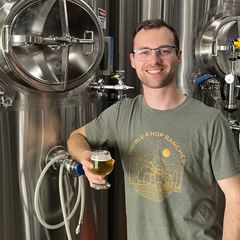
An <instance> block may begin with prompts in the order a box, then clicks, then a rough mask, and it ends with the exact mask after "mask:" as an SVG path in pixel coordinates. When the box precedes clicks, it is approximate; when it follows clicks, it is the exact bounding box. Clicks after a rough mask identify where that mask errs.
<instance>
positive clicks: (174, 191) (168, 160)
mask: <svg viewBox="0 0 240 240" xmlns="http://www.w3.org/2000/svg"><path fill="white" fill-rule="evenodd" d="M86 134H87V139H88V142H89V143H90V145H92V146H101V145H106V146H111V147H112V146H115V147H118V148H119V151H120V155H121V160H122V164H123V169H124V180H125V191H126V212H127V231H128V240H156V239H158V240H193V239H199V240H217V239H221V236H218V235H219V233H218V232H219V231H217V219H216V211H217V210H216V180H220V179H224V178H228V177H231V176H233V175H235V174H237V173H239V172H240V160H239V159H240V157H239V153H238V149H237V147H236V143H235V140H234V138H233V134H232V132H231V130H230V128H229V125H228V123H227V122H226V120H225V118H224V117H223V115H222V113H221V112H220V111H219V110H217V109H215V108H211V107H208V106H206V105H204V104H203V103H201V102H200V101H198V100H195V99H193V98H190V97H188V98H187V99H186V100H185V102H184V103H183V104H181V105H180V106H178V107H177V108H175V109H171V110H165V111H159V110H155V109H152V108H150V107H149V106H148V105H147V104H146V103H145V101H144V98H143V96H142V95H139V96H138V97H136V98H135V99H124V100H122V101H120V102H117V103H116V104H114V105H112V106H110V107H109V108H108V109H106V110H105V111H104V112H103V113H102V114H101V115H100V116H99V117H98V118H96V119H95V120H93V121H92V122H90V123H88V124H87V125H86Z"/></svg>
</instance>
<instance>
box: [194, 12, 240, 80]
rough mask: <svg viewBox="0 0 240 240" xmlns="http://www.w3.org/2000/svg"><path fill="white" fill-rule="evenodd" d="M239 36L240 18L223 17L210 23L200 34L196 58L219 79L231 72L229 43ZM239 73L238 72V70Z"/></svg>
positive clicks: (230, 48)
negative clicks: (218, 76)
mask: <svg viewBox="0 0 240 240" xmlns="http://www.w3.org/2000/svg"><path fill="white" fill-rule="evenodd" d="M239 35H240V17H239V16H225V17H222V18H219V19H216V18H215V20H214V21H212V22H211V23H210V24H209V25H207V27H206V28H205V29H204V30H203V31H202V32H201V34H200V37H199V38H198V41H197V45H196V56H197V58H198V59H200V61H201V63H202V64H203V66H204V67H205V68H206V69H207V70H209V71H210V72H213V73H217V74H218V75H220V76H221V77H223V76H224V75H225V74H227V73H229V72H230V71H231V61H230V60H229V58H231V52H232V45H231V41H232V40H234V39H237V38H238V37H239ZM239 73H240V70H239Z"/></svg>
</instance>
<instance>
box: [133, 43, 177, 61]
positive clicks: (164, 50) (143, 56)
mask: <svg viewBox="0 0 240 240" xmlns="http://www.w3.org/2000/svg"><path fill="white" fill-rule="evenodd" d="M174 50H176V51H177V49H176V47H175V46H171V45H164V46H161V47H158V48H137V49H134V50H133V53H134V54H135V56H136V57H137V58H138V59H139V60H147V59H149V58H150V57H151V56H152V53H153V51H156V52H157V54H158V56H160V57H162V58H168V57H171V56H172V55H173V52H174Z"/></svg>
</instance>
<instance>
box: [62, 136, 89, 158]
mask: <svg viewBox="0 0 240 240" xmlns="http://www.w3.org/2000/svg"><path fill="white" fill-rule="evenodd" d="M67 145H68V151H69V153H70V154H71V156H72V157H73V158H74V159H77V160H80V158H81V154H82V153H84V152H86V151H91V148H90V146H89V144H88V142H87V140H86V138H85V137H84V136H82V135H81V134H80V133H76V134H71V136H70V138H69V139H68V141H67Z"/></svg>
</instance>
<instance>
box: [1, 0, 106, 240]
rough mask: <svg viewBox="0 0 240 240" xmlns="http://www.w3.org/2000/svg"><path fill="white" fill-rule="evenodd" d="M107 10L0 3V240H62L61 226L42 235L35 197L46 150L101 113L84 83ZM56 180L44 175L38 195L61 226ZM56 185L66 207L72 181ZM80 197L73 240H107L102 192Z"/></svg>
mask: <svg viewBox="0 0 240 240" xmlns="http://www.w3.org/2000/svg"><path fill="white" fill-rule="evenodd" d="M107 5H108V3H107V1H104V0H103V1H102V0H98V1H85V2H84V1H81V0H59V1H58V0H45V1H43V0H42V1H41V0H11V1H6V0H1V1H0V30H1V32H0V47H1V49H0V131H1V137H0V196H1V198H0V216H1V224H0V239H4V240H7V239H9V240H10V239H11V240H17V239H18V240H38V239H39V240H40V239H41V240H50V239H51V240H54V239H58V240H60V239H67V238H66V234H65V229H64V228H63V227H61V228H59V229H56V230H49V229H46V228H44V227H43V226H42V225H41V224H40V223H39V221H38V219H37V217H36V215H35V210H34V204H33V201H34V200H33V198H34V191H35V187H36V183H37V180H38V178H39V175H40V172H41V171H42V169H43V168H44V166H45V165H46V164H47V159H46V156H47V155H48V153H49V151H50V150H51V149H52V148H54V147H55V146H58V145H64V144H65V143H66V140H67V138H68V137H69V134H70V132H71V131H72V130H74V129H76V128H78V127H80V126H82V125H83V124H85V123H86V122H88V121H90V120H92V119H93V118H94V117H95V116H97V114H98V113H99V111H101V104H100V102H99V97H98V95H97V94H96V92H95V91H92V90H90V89H89V85H90V83H91V82H92V81H93V80H94V79H95V78H98V76H99V74H100V69H99V65H100V62H101V60H102V56H103V51H104V35H106V33H107V15H106V12H107ZM58 175H59V173H58V169H54V168H53V169H50V171H49V172H48V173H47V175H46V178H45V179H44V181H43V184H42V186H41V191H40V197H39V202H40V204H41V211H42V215H43V216H44V219H45V221H46V222H48V223H49V224H57V223H59V222H61V221H62V220H63V217H62V212H61V207H60V202H59V189H58ZM63 182H64V186H65V192H66V193H65V195H66V199H65V200H66V205H67V208H70V209H71V208H72V205H73V203H74V202H75V199H76V192H77V191H76V190H77V182H76V178H74V177H72V176H69V175H68V174H65V175H64V180H63ZM86 186H89V185H88V184H87V183H86ZM85 198H86V206H85V211H84V221H83V223H82V225H81V232H80V235H75V234H74V228H75V226H76V224H77V220H78V216H79V211H80V210H78V211H77V213H76V215H74V216H73V218H72V219H71V230H72V235H73V239H84V240H86V239H91V240H95V239H107V224H106V223H107V195H106V193H103V192H96V191H93V190H91V189H90V188H89V187H86V188H85Z"/></svg>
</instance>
